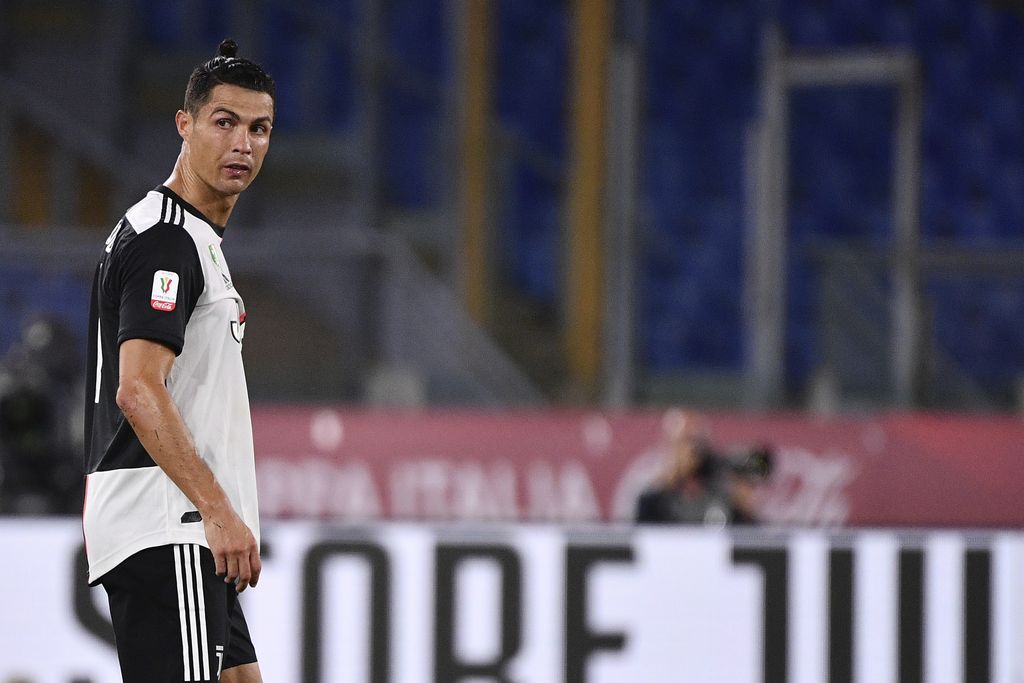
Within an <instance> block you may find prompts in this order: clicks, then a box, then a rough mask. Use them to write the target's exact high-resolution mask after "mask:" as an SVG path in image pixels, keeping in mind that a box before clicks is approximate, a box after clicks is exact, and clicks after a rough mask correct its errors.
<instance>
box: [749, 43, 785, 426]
mask: <svg viewBox="0 0 1024 683" xmlns="http://www.w3.org/2000/svg"><path fill="white" fill-rule="evenodd" d="M784 49H785V47H784V44H783V40H782V34H781V32H780V31H779V29H778V28H777V27H774V26H773V27H771V28H769V29H768V31H766V33H765V37H764V47H763V51H764V57H763V71H762V75H761V114H762V123H761V125H760V126H759V130H758V131H757V132H755V134H754V140H755V143H754V144H755V148H756V152H755V154H756V161H755V165H756V172H755V176H754V183H755V186H754V188H753V190H752V194H753V196H754V197H755V198H756V199H755V202H756V206H757V209H756V220H755V223H754V226H753V228H754V229H753V231H752V241H751V243H750V244H749V245H748V252H747V253H748V259H747V264H748V265H747V305H748V316H747V329H748V354H749V362H750V366H749V371H748V373H749V374H748V383H749V389H748V392H747V397H748V403H750V404H751V406H752V407H759V408H764V407H769V406H772V405H776V404H778V403H779V402H780V401H781V400H782V394H783V380H784V371H785V325H786V271H787V268H786V258H787V253H786V252H787V250H786V232H787V231H786V224H785V222H786V213H787V201H786V193H787V192H788V188H789V182H788V173H789V164H788V157H789V154H788V144H787V129H788V125H789V124H788V106H787V104H788V103H787V92H786V84H785V64H784V59H785V56H784V54H783V52H784Z"/></svg>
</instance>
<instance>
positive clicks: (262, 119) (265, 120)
mask: <svg viewBox="0 0 1024 683" xmlns="http://www.w3.org/2000/svg"><path fill="white" fill-rule="evenodd" d="M218 112H220V113H224V114H227V115H228V116H230V117H231V118H233V119H234V120H236V121H241V120H242V117H241V116H239V115H238V114H236V113H235V112H233V111H231V110H230V109H228V108H227V107H217V108H216V109H214V110H213V111H211V112H210V116H213V115H214V114H216V113H218ZM257 123H270V124H273V120H272V119H271V118H270V117H269V116H260V117H259V118H256V119H253V120H252V123H251V124H250V125H254V124H257Z"/></svg>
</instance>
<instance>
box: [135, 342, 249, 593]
mask: <svg viewBox="0 0 1024 683" xmlns="http://www.w3.org/2000/svg"><path fill="white" fill-rule="evenodd" d="M173 365H174V352H173V351H171V350H170V349H169V348H167V347H166V346H164V345H162V344H158V343H156V342H153V341H149V340H146V339H129V340H128V341H126V342H124V343H123V344H121V349H120V377H119V378H118V388H117V405H118V407H119V408H121V411H122V412H123V413H124V415H125V418H126V419H127V420H128V423H129V424H131V426H132V429H134V430H135V433H136V434H137V435H138V437H139V441H140V442H142V445H143V447H144V448H145V449H146V451H147V452H148V453H149V455H150V457H151V458H153V461H154V462H155V463H156V464H157V465H159V466H160V468H161V469H162V470H163V471H164V472H165V473H166V474H167V476H168V477H170V479H171V481H173V482H174V483H175V484H176V485H177V486H178V488H179V489H181V491H182V493H184V494H185V496H186V497H187V498H188V499H189V500H190V501H192V504H193V505H195V506H196V509H197V510H199V514H201V515H202V517H203V527H204V531H205V532H206V540H207V542H208V543H209V544H210V550H211V552H213V557H214V561H215V563H216V567H217V574H218V575H220V574H223V575H224V580H225V582H230V581H234V580H235V579H237V588H236V589H237V590H238V592H239V593H241V592H242V591H243V590H245V589H246V587H247V586H249V585H253V586H255V585H256V583H257V582H258V581H259V576H260V555H259V547H258V546H257V544H256V539H255V537H254V536H253V534H252V531H251V530H250V529H249V528H248V527H247V526H246V525H245V523H244V522H243V521H242V519H241V518H240V517H239V516H238V514H237V513H236V512H235V510H234V508H232V507H231V502H230V501H229V500H228V497H227V495H226V494H225V493H224V489H222V488H221V486H220V484H218V483H217V479H216V478H215V477H214V476H213V472H212V471H211V470H210V468H209V466H208V465H207V464H206V463H205V462H204V461H203V459H202V458H201V457H200V456H199V453H198V451H196V447H195V444H194V443H193V441H192V435H191V434H189V431H188V427H186V426H185V422H184V420H182V418H181V413H179V412H178V407H177V406H176V405H174V401H173V400H172V399H171V394H170V392H169V391H167V386H166V384H165V382H166V380H167V376H168V375H169V374H170V372H171V367H172V366H173Z"/></svg>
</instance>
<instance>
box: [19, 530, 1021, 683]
mask: <svg viewBox="0 0 1024 683" xmlns="http://www.w3.org/2000/svg"><path fill="white" fill-rule="evenodd" d="M264 536H265V542H266V551H265V555H264V570H263V576H262V578H261V581H260V585H259V587H258V588H256V589H254V590H252V591H248V592H247V593H246V594H245V595H244V596H243V597H244V607H245V611H246V614H247V616H248V619H249V624H250V628H251V630H252V633H253V638H254V640H255V642H256V645H257V649H258V651H259V654H260V660H261V667H262V670H263V677H264V680H266V681H268V682H274V683H290V682H299V681H308V682H310V683H313V682H316V681H332V682H335V681H337V682H348V681H353V682H360V683H362V682H364V681H373V682H374V683H384V682H387V681H394V682H397V683H427V682H430V681H444V682H454V681H466V682H469V681H478V682H483V681H509V682H511V681H516V682H521V683H558V682H561V681H565V682H566V683H573V682H576V681H593V682H596V683H624V682H627V681H645V682H650V683H657V682H661V681H664V682H666V683H668V682H676V681H704V682H718V681H721V682H723V683H726V682H727V683H747V682H750V683H755V682H756V683H760V682H761V681H768V682H770V683H822V682H823V681H844V680H845V681H851V682H856V683H885V682H888V681H892V682H894V683H895V681H913V680H918V681H927V682H929V683H946V682H950V683H952V682H953V681H957V682H959V681H972V682H973V681H989V680H991V681H997V682H999V683H1010V682H1011V681H1020V680H1024V679H1022V675H1024V666H1022V655H1021V653H1022V652H1024V633H1022V631H1021V626H1022V623H1021V622H1022V619H1024V591H1022V590H1021V589H1022V587H1024V586H1022V568H1024V564H1022V560H1024V536H1021V535H1020V534H1017V533H995V532H984V533H960V532H928V533H925V532H908V531H902V532H898V531H863V532H854V531H843V532H834V533H828V532H817V531H806V532H781V531H780V532H775V533H772V532H761V533H747V534H745V533H739V532H737V533H730V532H728V531H705V530H699V529H684V528H675V529H649V528H645V529H633V528H628V527H608V528H592V529H566V528H562V527H557V526H532V525H518V526H486V527H466V526H450V527H430V526H423V525H403V524H379V525H373V526H368V527H365V528H354V527H349V528H333V529H332V528H329V527H324V526H319V525H316V524H312V523H305V522H293V523H278V524H275V525H273V526H270V527H269V528H267V529H266V530H265V534H264ZM0 548H2V549H3V555H4V562H3V563H0V579H2V580H0V586H2V591H3V595H2V604H3V609H2V610H0V682H3V683H7V682H8V681H11V680H18V681H24V682H31V683H85V682H87V681H88V682H91V683H107V682H116V681H118V680H120V676H119V672H118V667H117V662H116V656H115V654H114V650H113V648H112V646H111V644H110V642H109V627H108V625H107V624H106V623H105V620H106V619H107V612H106V607H105V603H106V598H105V595H104V594H103V591H102V589H95V590H91V589H88V588H86V587H85V586H84V571H83V569H84V568H83V567H82V565H81V528H80V526H79V525H78V524H77V523H76V522H74V521H66V520H61V521H57V520H53V521H16V520H6V521H0Z"/></svg>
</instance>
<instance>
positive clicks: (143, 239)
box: [117, 224, 206, 355]
mask: <svg viewBox="0 0 1024 683" xmlns="http://www.w3.org/2000/svg"><path fill="white" fill-rule="evenodd" d="M119 261H120V263H119V264H118V265H119V268H118V270H119V276H120V277H119V278H118V280H119V285H120V325H119V326H118V331H117V344H118V346H120V345H121V344H122V343H124V342H125V341H127V340H129V339H149V340H152V341H155V342H159V343H161V344H163V345H165V346H167V347H168V348H170V349H171V350H172V351H174V354H175V355H180V354H181V350H182V347H183V346H184V344H185V325H186V324H188V320H189V318H190V317H191V315H192V311H193V310H195V307H196V303H197V302H198V301H199V297H200V296H201V295H202V293H203V289H204V288H205V286H206V283H205V280H204V278H203V270H202V265H201V264H200V262H199V255H198V254H197V253H196V246H195V242H193V240H192V237H191V236H190V235H189V234H188V232H186V231H185V230H184V229H183V228H181V227H180V226H174V225H166V224H161V225H155V226H153V227H152V228H149V229H148V230H145V231H144V232H142V233H140V234H139V235H137V236H136V237H135V239H133V240H132V241H131V242H130V243H129V244H127V245H126V246H125V248H124V250H123V251H122V253H121V254H120V259H119Z"/></svg>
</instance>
